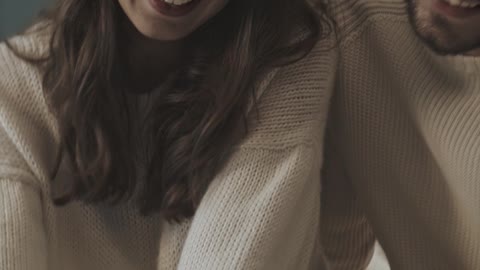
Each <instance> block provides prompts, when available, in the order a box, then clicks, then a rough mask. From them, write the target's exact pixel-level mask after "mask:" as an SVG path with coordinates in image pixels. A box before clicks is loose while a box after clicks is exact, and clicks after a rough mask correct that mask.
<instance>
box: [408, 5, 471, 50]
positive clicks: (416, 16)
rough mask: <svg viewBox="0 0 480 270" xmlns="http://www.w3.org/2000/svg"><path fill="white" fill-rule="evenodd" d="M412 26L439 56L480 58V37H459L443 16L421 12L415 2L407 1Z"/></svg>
mask: <svg viewBox="0 0 480 270" xmlns="http://www.w3.org/2000/svg"><path fill="white" fill-rule="evenodd" d="M406 2H407V4H408V15H409V20H410V24H411V25H412V28H413V29H414V31H415V33H416V34H417V36H418V37H419V38H420V39H421V40H422V41H423V43H425V44H426V45H427V46H428V47H429V48H430V49H432V51H434V52H435V53H437V54H439V55H466V54H468V55H477V56H480V37H479V38H478V39H476V40H473V39H472V40H468V39H467V38H462V37H460V36H458V34H457V32H456V31H454V29H453V27H452V25H451V24H450V22H449V21H448V20H447V19H446V18H444V17H441V16H438V15H431V14H428V13H427V12H419V10H417V7H416V5H417V4H418V3H417V2H416V1H415V0H406Z"/></svg>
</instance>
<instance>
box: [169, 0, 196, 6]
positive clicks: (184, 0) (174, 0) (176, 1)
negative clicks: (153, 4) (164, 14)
mask: <svg viewBox="0 0 480 270" xmlns="http://www.w3.org/2000/svg"><path fill="white" fill-rule="evenodd" d="M163 1H164V2H165V3H167V4H170V5H176V6H181V5H185V4H188V3H190V2H192V1H193V0H163Z"/></svg>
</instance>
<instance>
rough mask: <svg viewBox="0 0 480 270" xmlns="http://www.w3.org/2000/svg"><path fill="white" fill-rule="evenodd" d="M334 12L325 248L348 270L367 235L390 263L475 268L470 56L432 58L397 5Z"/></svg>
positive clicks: (478, 114)
mask: <svg viewBox="0 0 480 270" xmlns="http://www.w3.org/2000/svg"><path fill="white" fill-rule="evenodd" d="M336 13H337V14H338V17H337V18H338V24H339V28H340V29H342V30H341V33H340V38H341V45H340V51H341V53H340V63H339V74H338V77H337V81H338V87H337V89H336V92H335V94H334V97H333V101H332V104H331V108H332V110H331V115H330V118H329V119H330V120H329V124H328V133H327V141H326V144H325V145H326V148H328V149H327V151H326V152H327V154H326V157H325V161H326V163H325V165H324V166H325V167H324V168H325V170H324V174H323V179H322V181H323V183H324V185H323V191H324V193H323V194H324V196H323V198H322V202H323V203H322V209H323V213H324V215H323V216H322V221H323V222H324V224H323V226H322V235H323V236H324V237H323V238H322V239H323V243H324V247H325V253H326V254H327V256H328V257H329V259H330V260H331V261H332V265H333V266H335V267H336V268H338V269H349V270H351V269H358V265H357V266H355V265H352V264H350V262H351V261H350V260H349V257H351V256H352V254H366V253H368V250H369V249H370V248H371V245H372V243H373V241H374V236H373V232H375V235H376V236H377V237H378V239H379V241H380V242H381V244H382V246H383V248H384V249H385V252H386V255H387V257H388V259H389V261H390V265H391V268H392V269H393V270H433V269H435V270H453V269H459V270H460V269H461V270H476V269H480V181H479V176H480V166H479V162H480V160H479V157H480V59H479V58H475V57H463V56H457V57H452V56H449V57H444V56H439V55H436V54H434V53H433V52H432V51H431V50H430V49H429V48H427V47H426V46H425V45H424V44H423V43H422V42H421V41H420V40H419V39H418V38H417V37H416V35H415V34H414V32H413V30H412V27H411V26H410V23H409V21H408V16H407V14H406V5H405V1H404V0H358V1H351V0H349V1H346V0H342V1H338V4H337V7H336ZM367 218H368V221H367ZM355 224H356V225H360V226H354V225H355ZM359 227H363V229H361V230H360V231H359ZM359 232H360V233H359ZM339 236H341V237H339ZM352 246H357V248H352ZM345 247H348V248H349V250H350V251H349V252H345ZM351 252H354V253H351ZM353 257H355V256H353Z"/></svg>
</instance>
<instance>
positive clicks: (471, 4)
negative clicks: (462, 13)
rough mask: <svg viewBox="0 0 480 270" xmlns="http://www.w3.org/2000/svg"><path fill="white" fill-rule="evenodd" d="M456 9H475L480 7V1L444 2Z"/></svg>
mask: <svg viewBox="0 0 480 270" xmlns="http://www.w3.org/2000/svg"><path fill="white" fill-rule="evenodd" d="M442 1H443V2H446V3H448V4H450V5H451V6H454V7H463V8H474V7H479V6H480V0H463V1H462V0H442Z"/></svg>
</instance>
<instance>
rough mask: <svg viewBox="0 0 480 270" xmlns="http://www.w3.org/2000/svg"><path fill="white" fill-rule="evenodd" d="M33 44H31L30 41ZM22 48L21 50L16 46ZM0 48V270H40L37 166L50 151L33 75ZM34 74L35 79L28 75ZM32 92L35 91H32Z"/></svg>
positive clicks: (43, 254) (42, 248)
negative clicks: (41, 156) (42, 153)
mask: <svg viewBox="0 0 480 270" xmlns="http://www.w3.org/2000/svg"><path fill="white" fill-rule="evenodd" d="M32 44H33V43H32ZM27 45H28V44H27ZM20 48H21V49H23V47H20ZM31 70H33V69H32V68H31V67H30V66H29V65H27V64H26V63H24V62H23V61H20V60H19V59H18V58H16V57H15V56H14V55H13V54H12V53H11V52H10V51H9V50H8V49H7V48H6V46H5V44H0V269H2V270H30V269H35V270H46V269H47V251H46V250H47V240H46V230H45V224H44V220H43V219H44V217H43V204H42V196H43V195H42V194H43V192H42V190H43V188H45V185H44V184H42V182H43V183H44V182H45V179H43V181H42V180H41V179H42V171H41V170H40V169H39V168H41V167H42V165H41V164H42V162H36V161H39V160H41V158H39V155H38V154H37V153H38V151H37V150H39V149H40V150H44V152H49V151H51V150H52V147H51V143H50V141H49V140H44V138H46V137H47V136H44V135H45V134H47V132H45V130H46V129H45V128H44V126H45V125H46V124H45V123H48V121H45V119H46V118H45V115H46V113H45V112H43V106H39V105H38V104H41V102H39V100H41V99H40V97H41V92H40V91H37V90H38V89H41V88H40V86H39V85H37V84H38V83H37V81H38V80H34V78H35V77H34V76H36V73H34V72H31ZM34 74H35V75H34ZM34 90H35V91H34Z"/></svg>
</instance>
